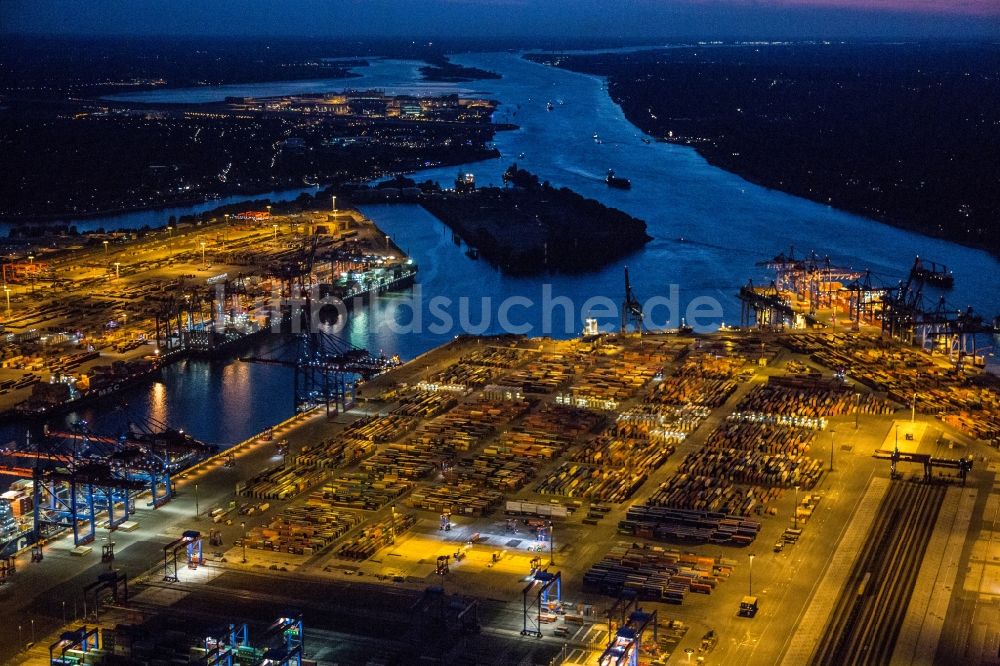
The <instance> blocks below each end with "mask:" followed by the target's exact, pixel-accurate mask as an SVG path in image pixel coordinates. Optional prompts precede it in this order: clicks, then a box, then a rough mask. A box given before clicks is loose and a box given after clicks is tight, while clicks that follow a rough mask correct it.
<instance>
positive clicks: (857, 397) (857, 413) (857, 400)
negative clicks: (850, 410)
mask: <svg viewBox="0 0 1000 666" xmlns="http://www.w3.org/2000/svg"><path fill="white" fill-rule="evenodd" d="M860 418H861V393H855V394H854V429H855V430H857V429H858V419H860Z"/></svg>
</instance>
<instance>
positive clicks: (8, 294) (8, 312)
mask: <svg viewBox="0 0 1000 666" xmlns="http://www.w3.org/2000/svg"><path fill="white" fill-rule="evenodd" d="M3 293H4V294H5V295H6V296H7V316H8V317H9V316H10V287H8V286H7V285H4V286H3Z"/></svg>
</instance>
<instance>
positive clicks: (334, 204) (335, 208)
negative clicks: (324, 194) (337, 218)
mask: <svg viewBox="0 0 1000 666" xmlns="http://www.w3.org/2000/svg"><path fill="white" fill-rule="evenodd" d="M330 198H331V199H333V212H334V214H336V213H337V195H336V194H335V195H333V196H332V197H330Z"/></svg>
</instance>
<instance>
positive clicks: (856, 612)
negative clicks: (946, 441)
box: [813, 482, 947, 666]
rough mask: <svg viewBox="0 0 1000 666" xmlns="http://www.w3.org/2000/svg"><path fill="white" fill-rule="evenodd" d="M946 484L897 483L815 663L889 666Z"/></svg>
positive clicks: (883, 508) (840, 598)
mask: <svg viewBox="0 0 1000 666" xmlns="http://www.w3.org/2000/svg"><path fill="white" fill-rule="evenodd" d="M946 488H947V487H946V486H941V485H928V484H917V483H910V482H894V483H893V485H892V487H891V488H890V489H889V493H888V494H887V495H886V498H885V500H884V501H883V503H882V506H881V507H880V509H879V513H878V515H877V516H876V519H875V523H874V524H873V525H872V530H871V533H870V534H869V538H868V540H867V542H866V546H865V549H864V550H863V551H862V552H861V554H860V556H859V558H858V561H857V562H856V563H855V565H854V569H853V570H852V571H851V576H850V578H848V582H847V584H846V585H845V586H844V590H843V591H842V592H841V594H840V597H839V598H838V600H837V604H836V606H835V607H834V612H833V615H832V616H831V620H830V623H829V624H828V625H827V630H826V631H825V632H824V641H823V642H822V643H821V644H820V646H819V648H818V650H817V652H816V655H815V657H814V659H813V663H814V664H817V665H822V666H826V665H829V666H841V665H846V664H888V663H889V660H890V658H891V657H892V651H893V647H894V646H895V642H896V637H897V636H898V634H899V629H900V626H901V624H902V622H903V618H904V617H905V614H906V607H907V605H908V604H909V600H910V594H911V593H912V591H913V586H914V584H915V582H916V579H917V574H918V573H919V571H920V562H921V561H922V560H923V556H924V550H925V548H926V545H927V542H928V540H929V538H930V533H931V531H932V530H933V529H934V524H935V522H936V520H937V515H938V511H939V509H940V508H941V503H942V500H943V499H944V495H945V492H946Z"/></svg>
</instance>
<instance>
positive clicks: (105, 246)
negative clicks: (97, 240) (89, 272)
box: [104, 241, 108, 257]
mask: <svg viewBox="0 0 1000 666" xmlns="http://www.w3.org/2000/svg"><path fill="white" fill-rule="evenodd" d="M104 256H105V257H106V256H108V241H104Z"/></svg>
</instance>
